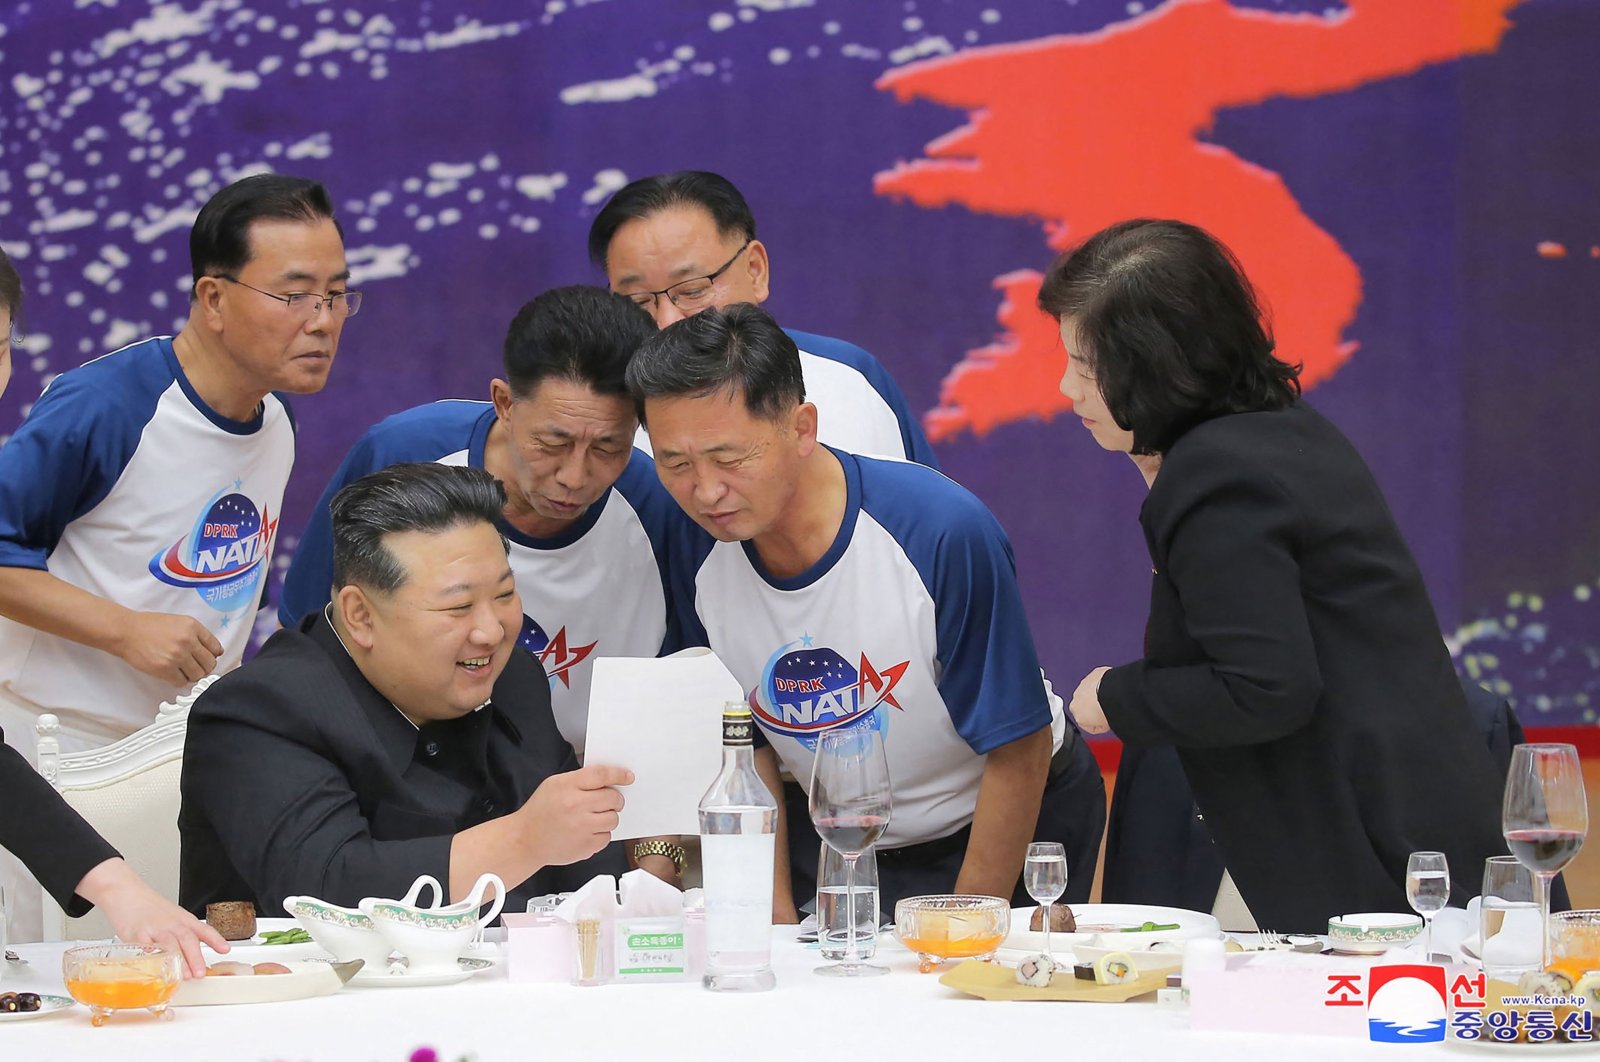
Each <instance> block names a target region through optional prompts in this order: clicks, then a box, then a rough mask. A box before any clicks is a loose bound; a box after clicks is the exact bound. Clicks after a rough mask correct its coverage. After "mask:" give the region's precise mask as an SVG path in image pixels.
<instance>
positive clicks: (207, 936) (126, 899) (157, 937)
mask: <svg viewBox="0 0 1600 1062" xmlns="http://www.w3.org/2000/svg"><path fill="white" fill-rule="evenodd" d="M76 891H77V893H78V895H79V896H82V897H83V898H84V899H85V900H88V901H89V902H90V903H92V904H94V905H95V906H96V907H98V908H100V910H101V911H102V912H103V913H104V914H105V916H106V920H107V921H109V922H110V923H111V928H112V930H114V931H115V932H116V934H117V936H118V938H120V939H121V940H123V941H126V942H127V943H129V944H155V945H158V946H160V947H163V948H168V949H171V950H172V951H175V952H177V953H178V954H180V955H182V956H183V965H184V974H185V976H188V977H204V976H205V975H206V960H205V957H204V956H202V955H201V954H200V945H201V944H205V945H206V946H207V947H209V948H211V949H212V950H213V951H216V952H219V953H226V952H227V950H228V942H227V941H226V940H223V939H222V936H221V934H219V933H218V932H217V931H216V930H215V929H212V928H211V927H210V926H209V925H207V924H206V923H204V922H202V921H200V919H198V918H196V917H195V916H194V915H192V914H190V913H189V912H188V911H185V910H184V909H183V908H181V907H179V906H178V905H177V904H175V903H173V902H172V901H171V900H169V899H167V898H166V897H165V896H163V895H161V894H160V893H159V892H157V891H156V890H155V889H152V888H151V887H150V886H149V885H147V884H145V881H144V879H143V878H141V877H139V875H138V874H137V873H136V872H135V871H134V869H133V868H132V867H131V866H129V865H128V864H127V862H126V861H125V860H123V859H120V858H118V859H107V860H106V861H105V862H103V863H101V864H99V865H98V866H96V867H95V868H94V869H93V870H91V871H89V873H87V874H85V875H84V876H83V880H82V881H80V882H78V888H77V890H76Z"/></svg>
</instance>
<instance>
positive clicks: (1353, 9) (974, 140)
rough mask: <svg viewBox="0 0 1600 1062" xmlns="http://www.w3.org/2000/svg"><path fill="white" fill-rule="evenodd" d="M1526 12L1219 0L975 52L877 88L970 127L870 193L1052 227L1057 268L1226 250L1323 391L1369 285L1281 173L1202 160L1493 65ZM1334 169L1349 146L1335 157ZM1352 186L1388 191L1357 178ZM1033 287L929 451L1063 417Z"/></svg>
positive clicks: (1181, 0) (1034, 280) (1478, 1)
mask: <svg viewBox="0 0 1600 1062" xmlns="http://www.w3.org/2000/svg"><path fill="white" fill-rule="evenodd" d="M1521 2H1522V0H1348V2H1347V3H1346V4H1345V6H1344V8H1343V10H1341V11H1338V12H1336V13H1334V14H1330V15H1303V14H1301V15H1284V14H1274V13H1271V12H1267V11H1261V10H1250V9H1244V8H1236V7H1232V6H1230V5H1229V4H1228V3H1227V2H1225V0H1173V2H1171V3H1169V4H1167V5H1165V6H1163V7H1161V8H1158V9H1157V10H1155V11H1152V12H1150V13H1149V14H1146V15H1143V16H1140V17H1138V18H1134V19H1130V20H1128V21H1125V22H1120V23H1116V24H1114V25H1111V26H1108V27H1106V28H1104V29H1100V30H1097V31H1095V32H1092V33H1080V34H1064V35H1060V36H1054V37H1046V38H1043V39H1040V40H1035V41H1027V42H1022V43H1016V44H1006V45H996V46H994V47H989V48H981V49H974V50H971V51H967V52H962V53H959V54H956V55H953V56H949V57H945V58H941V59H934V60H929V61H926V62H921V63H916V64H912V65H909V66H905V67H902V68H900V69H897V70H894V71H893V72H891V73H889V74H886V75H884V77H883V78H881V79H880V80H879V82H878V87H879V88H883V89H887V90H889V91H892V92H893V93H894V94H895V96H896V97H897V99H899V100H900V101H901V102H905V101H908V100H913V99H920V100H929V101H932V102H935V103H940V104H944V105H946V106H949V107H954V108H960V109H964V110H966V111H968V112H969V115H970V121H969V123H968V124H967V125H965V126H963V127H961V128H960V129H957V130H955V131H953V132H951V133H949V134H947V135H946V136H943V137H941V138H939V139H938V140H935V141H933V142H932V143H930V144H929V145H928V146H927V147H926V148H925V149H924V150H925V152H926V156H927V157H926V158H923V159H918V160H916V161H913V162H909V163H905V162H902V163H900V164H898V165H897V166H895V168H894V169H892V170H889V171H887V172H884V173H880V174H878V175H877V177H876V179H875V182H874V187H875V189H876V191H877V192H878V193H879V194H881V195H888V196H893V197H903V198H905V199H909V200H910V201H912V202H914V203H917V204H918V205H920V206H925V207H940V206H948V205H951V204H959V205H962V206H965V207H967V208H969V209H971V210H974V211H979V212H982V213H990V214H999V215H1005V216H1011V217H1032V218H1041V219H1043V220H1044V227H1045V233H1046V237H1047V240H1048V242H1049V244H1050V246H1051V247H1052V248H1053V249H1056V250H1061V249H1064V248H1066V247H1067V246H1070V245H1071V244H1073V243H1075V242H1077V241H1078V240H1081V239H1083V238H1085V237H1087V236H1088V235H1090V234H1091V233H1093V232H1096V231H1097V230H1099V229H1101V228H1104V227H1105V226H1107V225H1110V224H1112V223H1114V222H1117V221H1121V220H1123V219H1126V218H1131V217H1172V218H1181V219H1183V220H1185V221H1190V222H1193V223H1195V224H1197V225H1200V226H1201V227H1203V228H1206V229H1209V230H1210V231H1212V232H1214V233H1216V234H1217V235H1218V236H1219V237H1221V238H1222V240H1223V241H1224V242H1226V243H1227V244H1228V245H1229V246H1230V247H1231V248H1232V249H1233V251H1234V253H1235V254H1237V255H1238V256H1239V259H1240V261H1241V262H1242V263H1243V265H1244V268H1245V271H1246V272H1247V273H1248V274H1249V275H1250V277H1251V278H1252V279H1253V280H1255V282H1256V284H1257V286H1258V287H1259V289H1260V293H1261V295H1262V296H1263V299H1264V302H1265V304H1266V305H1267V306H1268V307H1269V309H1270V314H1271V320H1272V323H1273V329H1274V332H1275V334H1276V337H1277V341H1278V350H1279V352H1280V354H1281V355H1282V356H1283V357H1285V358H1287V359H1288V360H1291V361H1301V362H1304V365H1305V371H1304V375H1303V376H1302V381H1303V382H1304V383H1305V384H1307V385H1308V386H1309V385H1314V384H1316V383H1317V382H1318V381H1320V380H1325V379H1327V378H1328V377H1329V376H1331V375H1332V374H1333V373H1334V372H1336V371H1337V370H1338V368H1339V366H1340V365H1342V364H1343V363H1344V362H1345V360H1346V359H1348V358H1349V357H1350V355H1351V354H1352V353H1353V352H1354V350H1355V348H1356V345H1357V344H1356V343H1355V342H1353V341H1350V340H1347V339H1346V338H1345V336H1344V331H1345V329H1346V328H1347V327H1348V326H1349V324H1350V322H1351V321H1352V320H1354V318H1355V315H1356V309H1357V307H1358V306H1359V305H1360V302H1361V273H1360V270H1359V269H1358V268H1357V267H1356V264H1355V262H1354V261H1352V260H1351V258H1350V256H1349V255H1347V254H1346V253H1345V252H1344V250H1343V249H1342V248H1341V247H1340V246H1339V244H1338V242H1337V241H1336V240H1334V238H1333V237H1332V236H1331V235H1329V234H1328V233H1327V232H1325V231H1323V230H1322V229H1321V228H1320V227H1318V226H1317V224H1316V223H1315V222H1313V221H1312V220H1311V218H1310V217H1308V216H1307V215H1306V213H1305V211H1303V210H1302V209H1301V207H1300V204H1299V203H1298V202H1296V201H1295V197H1294V195H1293V193H1291V191H1290V190H1289V188H1288V187H1287V186H1286V185H1285V184H1284V181H1283V179H1282V178H1281V177H1280V176H1279V175H1278V174H1276V173H1273V172H1272V171H1270V170H1267V169H1264V168H1262V167H1260V166H1257V165H1254V164H1252V163H1251V162H1249V161H1247V160H1245V159H1242V158H1239V157H1238V156H1236V155H1234V154H1233V153H1232V152H1230V151H1228V150H1227V149H1226V148H1224V147H1221V146H1219V145H1217V144H1211V143H1207V142H1206V141H1205V140H1204V139H1203V137H1204V136H1206V135H1207V133H1208V132H1209V131H1210V130H1211V127H1212V124H1213V122H1214V121H1215V119H1216V116H1217V113H1218V112H1219V111H1221V110H1223V109H1224V108H1228V107H1247V106H1251V105H1254V104H1258V103H1261V102H1262V101H1264V100H1267V99H1270V98H1273V97H1280V96H1282V97H1311V96H1318V95H1324V94H1327V93H1331V92H1340V91H1346V90H1349V89H1353V88H1356V87H1358V86H1360V85H1363V84H1366V83H1369V82H1372V81H1376V80H1380V79H1383V78H1389V77H1397V76H1401V75H1405V74H1410V73H1413V72H1415V71H1416V70H1418V69H1420V68H1422V67H1424V66H1427V65H1429V64H1433V63H1440V62H1445V61H1448V60H1452V59H1458V58H1460V57H1462V56H1466V55H1476V54H1481V53H1486V52H1492V51H1493V50H1494V49H1495V48H1496V47H1497V46H1498V45H1499V43H1500V40H1501V38H1502V37H1503V36H1504V35H1505V33H1506V31H1507V30H1508V29H1510V27H1511V22H1510V20H1509V19H1508V18H1507V17H1506V13H1507V12H1508V11H1509V10H1511V9H1512V8H1513V7H1516V6H1517V5H1518V4H1519V3H1521ZM1331 151H1332V153H1333V154H1332V155H1331V157H1333V158H1336V157H1337V147H1333V148H1331ZM1348 162H1349V168H1350V172H1351V173H1352V174H1353V175H1355V176H1356V177H1359V178H1360V179H1364V180H1373V181H1381V179H1382V175H1381V174H1371V173H1368V172H1367V171H1365V170H1364V169H1363V167H1362V164H1361V160H1359V159H1351V160H1348ZM1039 281H1040V275H1039V274H1038V273H1037V272H1034V271H1031V270H1028V271H1019V272H1016V273H1011V274H1007V275H1006V276H1002V277H999V278H997V279H996V281H995V286H996V287H997V288H999V289H1000V290H1001V292H1002V293H1003V296H1004V297H1003V299H1002V302H1001V306H1000V311H999V315H998V318H999V322H1000V324H1001V325H1002V327H1003V329H1004V331H1003V333H1002V334H1001V335H1000V336H999V337H997V339H996V340H995V342H994V343H992V344H990V345H989V346H985V347H980V348H979V349H977V350H972V351H969V352H967V355H966V357H965V358H963V359H962V361H961V362H960V363H959V364H958V365H956V367H955V368H954V369H953V370H952V371H951V372H950V374H949V375H948V376H946V377H945V380H944V385H943V388H942V391H941V393H940V402H939V406H938V408H936V409H933V410H931V411H930V412H928V413H927V414H926V416H925V424H926V427H927V430H928V434H929V435H930V436H931V437H932V438H933V439H935V440H942V439H949V438H952V437H953V436H955V435H957V434H959V433H960V432H962V431H964V430H968V429H970V430H972V431H974V432H976V433H978V434H980V435H981V434H984V433H986V432H988V431H990V430H992V429H993V428H995V427H996V426H998V425H1001V424H1005V423H1008V422H1011V421H1016V420H1021V419H1025V418H1032V417H1038V418H1044V419H1049V418H1050V417H1053V416H1055V415H1056V414H1058V413H1061V412H1064V411H1065V410H1067V409H1068V408H1070V406H1071V403H1069V402H1068V401H1067V400H1066V399H1065V398H1063V397H1062V396H1061V394H1060V393H1059V391H1058V390H1057V387H1056V385H1057V382H1058V381H1059V380H1060V377H1061V372H1062V369H1063V367H1064V361H1063V356H1062V353H1061V344H1060V339H1059V337H1058V335H1057V334H1056V329H1055V323H1054V322H1053V321H1052V320H1050V319H1048V318H1046V317H1045V316H1043V315H1042V314H1040V313H1039V311H1038V310H1037V309H1036V308H1035V306H1034V297H1035V295H1036V294H1037V292H1038V287H1039Z"/></svg>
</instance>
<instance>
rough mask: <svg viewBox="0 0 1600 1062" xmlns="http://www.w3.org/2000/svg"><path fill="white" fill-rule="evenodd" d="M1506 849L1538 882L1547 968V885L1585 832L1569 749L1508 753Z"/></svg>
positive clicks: (1579, 775) (1577, 771)
mask: <svg viewBox="0 0 1600 1062" xmlns="http://www.w3.org/2000/svg"><path fill="white" fill-rule="evenodd" d="M1500 825H1501V828H1502V829H1503V830H1504V831H1505V837H1506V844H1508V845H1510V846H1511V854H1512V855H1514V856H1516V857H1517V862H1519V863H1521V864H1522V865H1523V866H1525V867H1527V868H1528V869H1529V870H1531V871H1533V872H1534V874H1536V875H1537V876H1538V878H1539V915H1540V920H1541V924H1542V925H1543V927H1544V965H1545V966H1546V967H1548V966H1549V965H1550V880H1551V879H1552V878H1554V877H1555V876H1556V875H1557V874H1559V873H1560V872H1561V870H1562V868H1563V867H1565V866H1566V865H1567V864H1568V863H1570V862H1572V858H1573V856H1575V855H1577V854H1578V849H1580V848H1582V847H1583V838H1584V835H1585V834H1587V833H1588V832H1589V804H1588V800H1587V798H1586V797H1585V795H1584V791H1583V767H1582V765H1581V764H1580V763H1579V761H1578V750H1577V749H1576V748H1574V747H1573V746H1571V745H1518V746H1517V747H1516V748H1514V749H1512V750H1511V771H1510V773H1509V774H1508V775H1507V776H1506V798H1505V804H1504V805H1503V806H1502V809H1501V814H1500Z"/></svg>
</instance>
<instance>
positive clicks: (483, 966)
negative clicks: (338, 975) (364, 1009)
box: [350, 959, 495, 988]
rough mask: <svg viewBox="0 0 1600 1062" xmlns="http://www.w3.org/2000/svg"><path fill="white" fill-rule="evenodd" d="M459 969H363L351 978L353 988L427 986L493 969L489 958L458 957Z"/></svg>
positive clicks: (454, 982) (443, 983) (444, 983)
mask: <svg viewBox="0 0 1600 1062" xmlns="http://www.w3.org/2000/svg"><path fill="white" fill-rule="evenodd" d="M456 963H457V964H458V966H459V969H456V970H454V971H452V972H450V973H436V974H412V973H404V972H396V971H395V968H394V967H391V968H390V969H388V970H362V971H361V972H360V973H358V974H356V975H355V976H354V977H352V978H350V987H351V988H427V987H430V986H434V985H453V984H456V983H458V982H461V981H465V980H466V979H467V978H469V977H472V976H474V975H475V974H480V973H482V972H483V971H485V970H489V969H493V968H494V965H495V964H494V963H493V962H492V961H491V960H489V959H457V960H456Z"/></svg>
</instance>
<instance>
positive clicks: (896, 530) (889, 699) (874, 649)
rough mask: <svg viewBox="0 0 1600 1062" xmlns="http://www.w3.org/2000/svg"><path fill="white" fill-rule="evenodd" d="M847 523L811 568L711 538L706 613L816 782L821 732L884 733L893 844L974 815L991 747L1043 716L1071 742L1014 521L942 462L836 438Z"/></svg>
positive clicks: (754, 697) (773, 726)
mask: <svg viewBox="0 0 1600 1062" xmlns="http://www.w3.org/2000/svg"><path fill="white" fill-rule="evenodd" d="M835 454H836V456H837V457H838V458H839V461H840V462H841V464H842V465H843V466H844V471H845V480H846V484H847V504H846V510H845V517H844V521H843V523H842V524H841V526H840V529H839V533H838V535H837V537H836V538H835V541H834V543H833V545H832V547H831V548H830V549H829V550H828V552H827V553H826V554H825V555H824V556H823V557H822V559H821V560H819V561H818V562H817V563H816V564H814V565H813V566H812V567H811V568H810V569H808V570H807V571H805V572H803V573H801V574H800V575H798V576H795V577H793V578H788V579H780V578H776V577H774V576H771V575H769V574H767V573H766V572H765V570H764V569H763V568H762V566H761V562H760V559H759V556H758V555H757V553H756V551H755V548H754V546H753V545H751V544H750V543H742V542H731V543H730V542H719V543H715V544H713V545H709V546H707V547H703V548H702V550H701V552H702V559H701V560H700V561H699V563H698V564H697V565H696V566H695V568H694V575H693V594H694V604H695V612H696V614H697V615H698V617H699V619H700V621H701V623H702V624H703V625H704V630H705V634H706V636H707V638H708V644H709V645H710V646H711V648H712V649H713V650H715V651H716V653H717V655H718V656H719V657H721V658H722V660H723V661H724V662H725V663H726V664H727V665H728V667H729V669H730V670H731V671H732V672H733V673H734V675H735V676H736V677H737V678H738V679H739V681H740V683H741V684H742V685H743V687H744V689H746V690H747V691H749V699H750V705H751V709H752V711H753V713H754V715H755V719H756V722H757V723H758V724H759V726H760V728H761V731H762V733H763V734H764V735H765V737H766V738H767V740H768V741H769V742H770V743H771V744H772V746H773V748H774V750H775V751H776V752H777V754H778V756H779V757H780V759H782V761H783V763H784V766H785V767H787V768H788V769H789V771H790V772H791V773H792V774H793V775H794V777H795V778H796V779H797V780H799V781H800V783H801V785H803V786H809V785H810V778H811V762H812V759H813V758H814V751H815V748H816V741H817V735H818V734H820V733H821V732H823V731H825V730H829V729H832V728H834V727H840V726H850V725H866V726H872V727H876V728H878V729H880V730H882V731H883V733H884V745H885V750H886V753H887V755H888V760H889V776H890V779H891V781H892V785H893V798H894V811H893V816H892V819H891V821H890V824H889V827H888V829H887V831H886V832H885V833H884V836H883V840H882V841H881V842H880V846H881V847H884V848H895V847H899V846H902V845H907V844H916V843H920V842H923V841H931V840H934V839H936V838H939V837H944V836H947V835H949V834H951V833H954V832H955V831H956V830H958V829H960V828H961V827H963V826H965V825H967V824H968V823H970V822H971V821H972V816H973V812H974V811H975V810H976V808H977V801H978V782H979V780H980V778H981V777H982V774H983V767H984V763H985V759H984V757H985V755H986V754H987V753H989V752H990V751H992V750H994V749H996V748H999V747H1000V746H1001V745H1005V744H1007V743H1009V742H1011V741H1015V740H1017V739H1018V738H1022V737H1026V736H1027V735H1029V734H1032V733H1034V732H1036V731H1038V730H1039V729H1041V728H1043V727H1046V726H1048V727H1051V728H1052V732H1053V734H1054V740H1055V742H1056V744H1057V745H1058V746H1059V743H1060V735H1061V734H1062V733H1063V730H1062V727H1063V726H1064V721H1063V719H1062V715H1061V708H1060V701H1059V699H1055V700H1053V701H1052V699H1050V698H1048V697H1047V696H1046V693H1045V687H1044V682H1043V679H1042V677H1041V675H1040V672H1039V661H1038V657H1037V655H1036V653H1035V651H1034V646H1033V637H1032V635H1031V633H1030V632H1029V630H1028V623H1027V618H1026V616H1025V615H1024V614H1023V609H1022V598H1021V594H1020V592H1019V591H1018V588H1017V579H1016V566H1015V561H1014V559H1013V557H1012V553H1011V545H1010V543H1009V542H1008V541H1007V539H1006V536H1005V532H1004V531H1003V530H1002V529H1001V527H1000V525H999V523H998V522H997V521H996V520H995V518H994V516H993V515H992V514H991V513H990V512H989V511H988V509H986V508H985V507H984V505H983V503H982V502H980V501H979V500H978V499H977V498H976V497H974V496H973V495H972V494H971V493H970V492H969V491H967V490H966V489H965V488H963V487H961V486H959V485H958V484H956V483H954V482H952V481H951V480H949V479H946V478H945V477H944V476H942V475H941V474H939V473H938V472H935V471H933V470H932V469H929V468H925V467H923V466H921V465H918V464H914V463H910V462H904V461H884V460H874V459H871V458H860V457H855V456H853V455H850V454H847V453H841V452H838V451H835Z"/></svg>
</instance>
